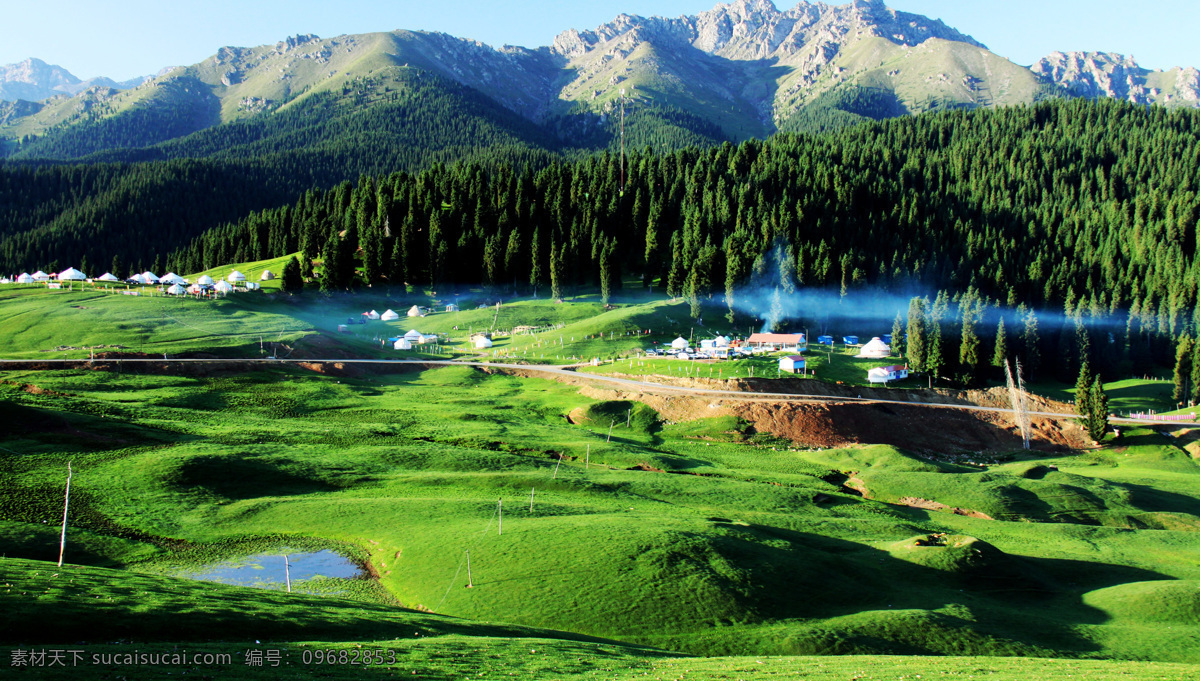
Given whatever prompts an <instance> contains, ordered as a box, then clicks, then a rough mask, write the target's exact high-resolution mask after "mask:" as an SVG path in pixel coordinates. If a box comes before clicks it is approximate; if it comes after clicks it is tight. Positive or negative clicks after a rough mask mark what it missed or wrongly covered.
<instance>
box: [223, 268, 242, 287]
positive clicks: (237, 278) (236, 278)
mask: <svg viewBox="0 0 1200 681" xmlns="http://www.w3.org/2000/svg"><path fill="white" fill-rule="evenodd" d="M225 280H226V281H228V282H229V283H231V284H236V283H239V282H243V281H246V275H244V274H242V273H241V272H238V271H237V270H234V271H232V272H230V273H229V276H228V277H225Z"/></svg>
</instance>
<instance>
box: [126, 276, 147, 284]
mask: <svg viewBox="0 0 1200 681" xmlns="http://www.w3.org/2000/svg"><path fill="white" fill-rule="evenodd" d="M125 281H127V282H129V283H131V284H144V283H146V282H145V281H144V280H143V279H142V275H140V274H135V275H133V276H132V277H130V278H128V279H126V280H125Z"/></svg>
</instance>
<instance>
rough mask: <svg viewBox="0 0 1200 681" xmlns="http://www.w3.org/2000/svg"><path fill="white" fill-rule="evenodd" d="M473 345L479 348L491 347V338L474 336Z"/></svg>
mask: <svg viewBox="0 0 1200 681" xmlns="http://www.w3.org/2000/svg"><path fill="white" fill-rule="evenodd" d="M475 347H476V348H477V349H479V350H483V349H484V348H490V347H492V339H491V338H488V337H487V336H476V337H475Z"/></svg>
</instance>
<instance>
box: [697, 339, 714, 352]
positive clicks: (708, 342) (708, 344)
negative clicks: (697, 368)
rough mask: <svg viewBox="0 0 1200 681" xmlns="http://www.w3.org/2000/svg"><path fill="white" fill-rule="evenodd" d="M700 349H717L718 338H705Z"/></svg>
mask: <svg viewBox="0 0 1200 681" xmlns="http://www.w3.org/2000/svg"><path fill="white" fill-rule="evenodd" d="M700 349H701V350H716V349H717V341H716V339H715V338H705V339H704V340H702V341H700Z"/></svg>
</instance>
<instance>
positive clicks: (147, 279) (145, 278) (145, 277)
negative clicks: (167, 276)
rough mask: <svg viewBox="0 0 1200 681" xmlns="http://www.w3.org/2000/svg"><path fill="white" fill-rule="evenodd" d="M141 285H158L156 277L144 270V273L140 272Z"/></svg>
mask: <svg viewBox="0 0 1200 681" xmlns="http://www.w3.org/2000/svg"><path fill="white" fill-rule="evenodd" d="M142 283H143V284H157V283H158V275H156V274H154V273H153V272H151V271H150V270H146V271H145V272H142Z"/></svg>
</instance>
